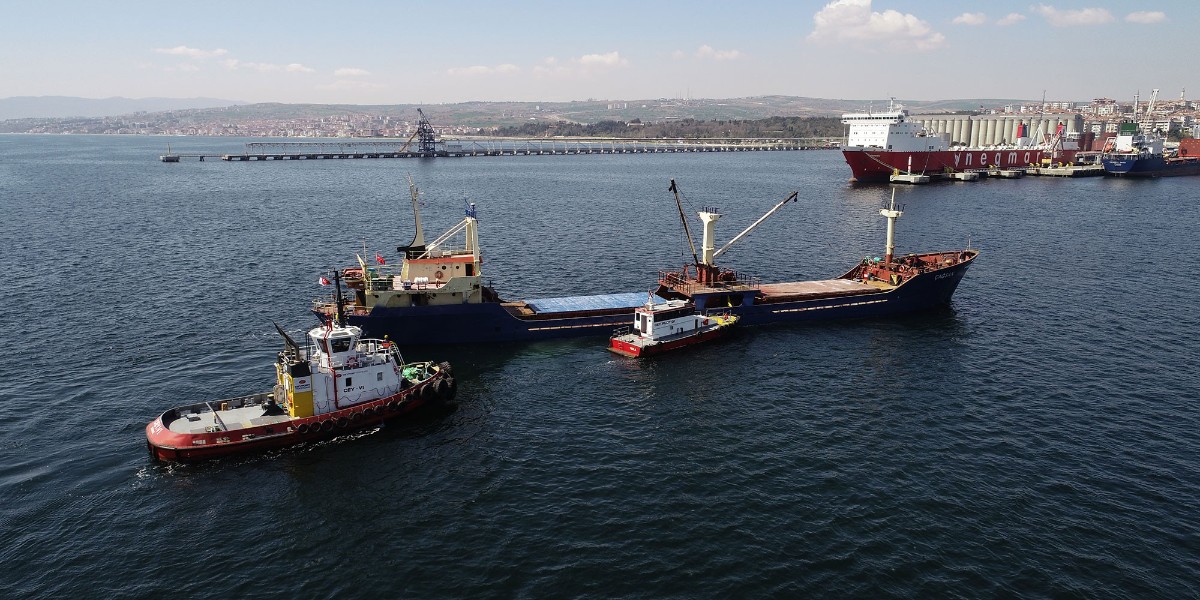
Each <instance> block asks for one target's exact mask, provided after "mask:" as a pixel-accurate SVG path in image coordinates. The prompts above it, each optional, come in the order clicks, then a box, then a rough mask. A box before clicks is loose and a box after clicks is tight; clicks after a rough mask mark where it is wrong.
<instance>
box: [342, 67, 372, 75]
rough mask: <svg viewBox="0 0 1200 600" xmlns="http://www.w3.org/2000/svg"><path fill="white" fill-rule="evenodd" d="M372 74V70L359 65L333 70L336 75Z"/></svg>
mask: <svg viewBox="0 0 1200 600" xmlns="http://www.w3.org/2000/svg"><path fill="white" fill-rule="evenodd" d="M370 74H371V72H370V71H368V70H366V69H359V68H357V67H342V68H340V69H337V70H335V71H334V72H333V76H334V77H364V76H366V75H370Z"/></svg>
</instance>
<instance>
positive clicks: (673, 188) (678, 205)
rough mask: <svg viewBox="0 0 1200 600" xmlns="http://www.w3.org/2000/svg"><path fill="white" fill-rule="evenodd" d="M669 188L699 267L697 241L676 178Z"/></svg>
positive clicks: (694, 260)
mask: <svg viewBox="0 0 1200 600" xmlns="http://www.w3.org/2000/svg"><path fill="white" fill-rule="evenodd" d="M667 190H668V191H670V192H672V193H674V194H675V207H676V208H678V209H679V221H680V222H681V223H683V232H684V233H685V234H687V240H688V246H689V247H691V249H692V262H693V263H695V265H696V268H697V269H699V268H700V257H699V256H696V242H693V241H692V230H691V229H690V228H688V224H687V216H686V215H684V214H683V202H681V201H680V200H679V187H677V186H676V185H675V180H674V179H672V180H671V187H669V188H667Z"/></svg>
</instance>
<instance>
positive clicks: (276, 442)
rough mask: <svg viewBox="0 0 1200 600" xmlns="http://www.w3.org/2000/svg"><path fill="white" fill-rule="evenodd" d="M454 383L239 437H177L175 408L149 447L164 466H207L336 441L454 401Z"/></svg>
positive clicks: (438, 382) (150, 436)
mask: <svg viewBox="0 0 1200 600" xmlns="http://www.w3.org/2000/svg"><path fill="white" fill-rule="evenodd" d="M452 381H453V380H452V378H451V377H450V376H449V375H446V374H444V373H442V374H438V375H435V376H434V377H432V378H430V379H429V380H428V381H425V382H423V383H421V384H420V385H418V386H416V387H412V388H408V389H406V390H404V391H402V392H400V393H398V394H395V395H393V396H389V397H386V398H380V399H378V400H373V401H370V402H364V403H362V404H360V405H357V406H354V407H352V408H346V409H342V410H338V411H335V412H332V413H328V414H324V415H320V416H313V417H306V418H297V419H292V420H290V421H288V422H286V423H282V424H275V425H267V426H260V427H247V428H244V429H239V430H237V431H236V432H227V431H218V432H212V433H202V434H187V433H176V432H173V431H171V430H170V429H169V427H168V426H167V424H166V423H165V421H168V420H170V419H173V418H174V417H175V410H176V409H171V410H169V411H167V412H166V413H163V415H162V416H160V417H158V418H157V419H155V420H153V421H151V422H150V423H149V424H148V425H146V446H147V448H148V449H149V451H150V455H151V456H152V457H153V458H154V459H156V460H158V461H161V462H201V461H206V460H213V459H218V458H225V457H229V456H236V455H242V454H250V453H256V452H263V451H266V450H273V449H277V448H283V447H286V446H292V445H295V444H299V443H302V442H315V441H320V440H325V439H330V438H334V437H337V436H339V435H343V434H346V433H351V432H354V431H358V430H361V429H365V428H368V427H374V426H376V425H379V424H380V423H383V422H384V421H389V420H392V419H396V418H398V417H401V416H404V415H407V414H409V413H411V412H413V411H415V410H417V409H419V408H421V407H423V406H426V405H429V404H433V403H435V402H439V401H443V400H448V399H450V398H452V397H453V396H454V393H455V391H456V390H455V387H454V385H453V383H452ZM443 382H444V383H443Z"/></svg>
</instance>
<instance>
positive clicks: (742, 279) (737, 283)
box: [658, 269, 762, 296]
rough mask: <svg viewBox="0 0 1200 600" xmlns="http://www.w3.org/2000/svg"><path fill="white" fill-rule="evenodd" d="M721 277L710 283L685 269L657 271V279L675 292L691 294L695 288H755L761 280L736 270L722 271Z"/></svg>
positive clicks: (760, 283) (759, 284)
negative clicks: (680, 270)
mask: <svg viewBox="0 0 1200 600" xmlns="http://www.w3.org/2000/svg"><path fill="white" fill-rule="evenodd" d="M721 277H722V279H721V280H720V281H714V282H711V283H701V282H699V281H696V280H695V279H694V278H692V277H691V276H690V275H688V273H687V270H686V269H685V270H684V271H683V272H679V271H659V272H658V281H659V283H660V284H662V285H665V286H667V287H669V288H671V289H673V290H675V291H677V292H681V293H683V294H687V295H689V296H690V295H692V294H693V293H695V292H696V291H697V290H704V289H712V288H721V287H752V288H757V287H759V286H761V285H762V280H761V279H759V278H758V277H756V276H754V275H747V274H744V273H739V272H737V271H722V272H721Z"/></svg>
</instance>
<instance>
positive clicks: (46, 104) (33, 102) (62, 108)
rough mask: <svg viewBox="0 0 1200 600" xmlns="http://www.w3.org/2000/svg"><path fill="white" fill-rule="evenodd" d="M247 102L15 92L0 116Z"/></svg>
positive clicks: (106, 113) (1, 102) (0, 104)
mask: <svg viewBox="0 0 1200 600" xmlns="http://www.w3.org/2000/svg"><path fill="white" fill-rule="evenodd" d="M242 104H247V103H246V102H239V101H237V100H221V99H218V98H121V97H113V98H76V97H72V96H14V97H12V98H0V120H4V119H29V118H64V117H111V116H116V115H128V114H133V113H139V112H162V111H168V110H182V109H187V108H219V107H223V106H237V105H242Z"/></svg>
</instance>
